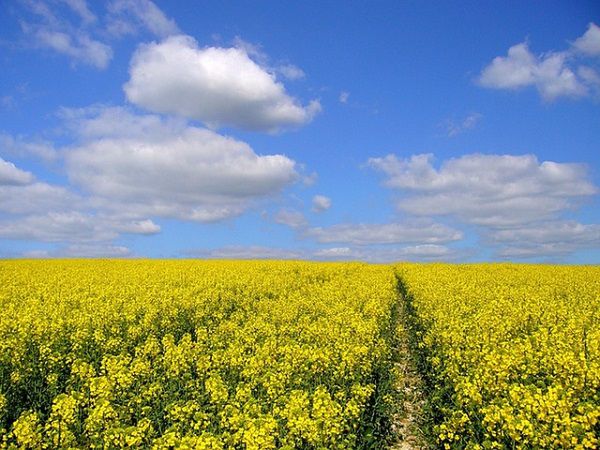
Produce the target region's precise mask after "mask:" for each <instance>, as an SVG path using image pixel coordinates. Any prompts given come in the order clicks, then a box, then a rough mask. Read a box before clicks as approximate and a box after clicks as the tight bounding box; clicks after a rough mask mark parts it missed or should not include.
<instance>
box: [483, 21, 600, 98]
mask: <svg viewBox="0 0 600 450" xmlns="http://www.w3.org/2000/svg"><path fill="white" fill-rule="evenodd" d="M598 55H600V28H599V27H598V26H597V25H595V24H593V23H590V24H589V26H588V30H587V31H586V33H585V34H584V35H583V36H581V37H580V38H578V39H577V40H576V41H575V42H574V43H573V44H572V48H571V49H569V50H565V51H551V52H546V53H543V54H541V55H535V54H533V53H532V52H531V50H530V49H529V46H528V43H527V42H522V43H520V44H517V45H514V46H512V47H510V48H509V49H508V54H507V55H506V56H498V57H496V58H494V59H493V60H492V62H491V63H490V64H489V65H487V66H486V67H485V68H484V69H483V71H482V72H481V74H480V76H479V78H478V82H479V84H480V85H481V86H484V87H488V88H493V89H509V90H516V89H520V88H524V87H527V86H534V87H535V88H536V89H537V90H538V92H539V93H540V95H541V96H542V98H543V99H545V100H547V101H552V100H555V99H556V98H558V97H563V96H564V97H581V96H584V95H587V94H590V93H592V92H596V91H597V82H595V80H597V78H598V74H597V72H596V71H595V70H594V69H592V68H590V67H586V66H585V65H582V63H581V58H582V57H593V56H598Z"/></svg>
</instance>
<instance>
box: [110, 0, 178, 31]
mask: <svg viewBox="0 0 600 450" xmlns="http://www.w3.org/2000/svg"><path fill="white" fill-rule="evenodd" d="M107 9H108V11H109V19H108V31H109V32H110V33H112V34H113V35H116V36H122V35H125V34H134V33H136V32H137V30H138V28H140V27H143V28H145V29H147V30H148V31H150V32H151V33H153V34H154V35H156V36H158V37H161V38H164V37H167V36H171V35H174V34H178V33H179V28H178V27H177V24H176V23H175V21H174V20H173V19H170V18H168V17H167V16H166V15H165V13H163V12H162V11H161V10H160V8H158V6H156V5H155V4H154V3H153V2H151V1H149V0H113V1H111V2H110V3H109V4H108V6H107Z"/></svg>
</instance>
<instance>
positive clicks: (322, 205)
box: [312, 195, 331, 213]
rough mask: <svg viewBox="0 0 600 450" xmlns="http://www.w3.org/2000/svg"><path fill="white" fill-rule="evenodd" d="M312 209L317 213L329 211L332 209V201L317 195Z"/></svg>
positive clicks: (313, 200)
mask: <svg viewBox="0 0 600 450" xmlns="http://www.w3.org/2000/svg"><path fill="white" fill-rule="evenodd" d="M312 206H313V207H312V209H313V211H314V212H316V213H320V212H323V211H327V210H328V209H329V208H331V199H330V198H329V197H325V196H324V195H315V196H314V197H313V199H312Z"/></svg>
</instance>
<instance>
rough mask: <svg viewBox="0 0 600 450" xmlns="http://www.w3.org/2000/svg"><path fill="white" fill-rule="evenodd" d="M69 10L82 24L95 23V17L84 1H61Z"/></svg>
mask: <svg viewBox="0 0 600 450" xmlns="http://www.w3.org/2000/svg"><path fill="white" fill-rule="evenodd" d="M61 1H62V2H63V3H64V4H66V5H67V6H68V7H69V8H71V9H72V10H73V11H74V12H75V13H76V14H77V15H79V17H80V18H81V21H82V22H83V23H84V24H90V23H93V22H95V21H96V20H97V19H96V15H95V14H94V13H93V12H92V11H91V10H90V8H89V7H88V5H87V3H86V1H85V0H61Z"/></svg>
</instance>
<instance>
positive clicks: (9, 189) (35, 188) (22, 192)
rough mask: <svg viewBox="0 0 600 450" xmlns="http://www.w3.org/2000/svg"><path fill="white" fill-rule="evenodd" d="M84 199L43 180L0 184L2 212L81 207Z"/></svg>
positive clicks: (31, 211) (39, 211)
mask: <svg viewBox="0 0 600 450" xmlns="http://www.w3.org/2000/svg"><path fill="white" fill-rule="evenodd" d="M81 204H82V199H81V197H79V196H78V195H76V194H74V193H72V192H71V191H69V190H68V189H66V188H64V187H61V186H54V185H51V184H48V183H43V182H34V183H32V184H27V185H23V186H17V185H13V186H0V212H5V213H9V214H36V213H38V214H39V213H42V212H46V211H67V210H69V209H72V208H77V207H80V206H81Z"/></svg>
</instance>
